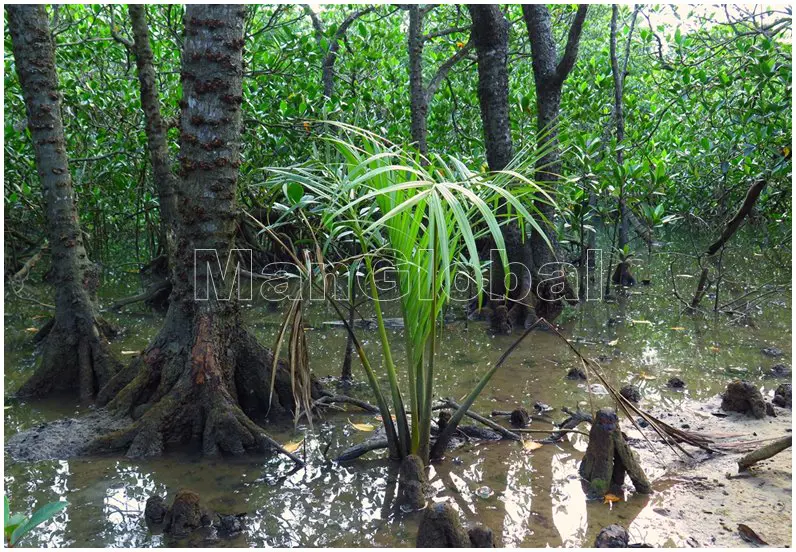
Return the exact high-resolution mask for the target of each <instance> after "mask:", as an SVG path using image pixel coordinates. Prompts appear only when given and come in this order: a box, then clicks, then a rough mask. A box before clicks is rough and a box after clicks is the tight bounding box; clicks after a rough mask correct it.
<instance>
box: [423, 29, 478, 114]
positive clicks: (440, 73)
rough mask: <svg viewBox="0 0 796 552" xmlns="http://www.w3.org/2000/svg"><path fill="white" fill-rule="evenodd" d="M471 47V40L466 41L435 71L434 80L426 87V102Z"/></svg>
mask: <svg viewBox="0 0 796 552" xmlns="http://www.w3.org/2000/svg"><path fill="white" fill-rule="evenodd" d="M473 46H474V44H473V40H472V39H470V40H468V41H467V44H465V45H464V46H462V47H461V48H460V49H459V51H458V52H456V53H455V54H453V55H452V56H451V57H450V58H448V60H447V61H446V62H445V63H443V64H442V65H440V67H439V69H437V73H436V74H435V75H434V78H432V79H431V82H429V83H428V86H427V87H426V102H430V101H431V98H433V97H434V94H435V93H436V92H437V89H438V88H439V86H440V84H442V81H443V80H445V77H447V76H448V73H449V72H450V70H451V69H452V68H453V66H454V65H456V64H457V63H459V62H460V61H461V60H463V59H464V58H465V57H467V55H468V54H469V53H470V51H471V50H472V49H473Z"/></svg>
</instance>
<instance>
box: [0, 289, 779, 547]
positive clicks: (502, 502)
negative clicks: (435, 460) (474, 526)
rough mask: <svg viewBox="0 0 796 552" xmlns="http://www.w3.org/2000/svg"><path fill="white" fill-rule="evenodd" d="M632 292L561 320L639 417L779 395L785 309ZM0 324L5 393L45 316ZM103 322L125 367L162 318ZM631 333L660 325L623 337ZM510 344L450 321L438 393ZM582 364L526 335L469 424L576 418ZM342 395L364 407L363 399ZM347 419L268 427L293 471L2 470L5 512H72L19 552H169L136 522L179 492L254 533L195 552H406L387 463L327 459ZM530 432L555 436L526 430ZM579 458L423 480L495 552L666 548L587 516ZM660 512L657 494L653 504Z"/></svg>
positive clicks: (344, 433) (369, 337)
mask: <svg viewBox="0 0 796 552" xmlns="http://www.w3.org/2000/svg"><path fill="white" fill-rule="evenodd" d="M653 281H656V282H662V281H664V280H663V278H658V279H657V280H656V279H654V280H653ZM637 292H638V294H634V295H632V296H630V297H627V298H618V300H617V303H614V304H603V303H586V304H584V305H582V306H581V307H579V308H578V309H577V310H572V311H567V312H566V313H565V314H564V316H563V317H562V319H561V320H560V322H561V324H562V325H563V326H564V333H565V334H566V335H568V336H573V337H576V338H577V339H578V340H579V342H580V343H579V345H578V347H579V348H580V349H581V350H582V351H584V352H585V353H586V354H587V355H588V356H591V357H594V358H600V362H601V365H602V366H603V367H604V369H605V372H606V374H607V375H608V377H609V378H610V379H611V381H613V382H614V383H615V384H617V385H621V384H624V383H634V384H635V385H638V386H639V387H640V389H641V392H642V396H643V401H644V402H643V403H642V404H643V405H645V406H655V405H661V404H662V405H667V406H668V407H670V408H672V409H676V408H679V407H680V405H682V403H683V399H684V398H685V397H689V396H690V397H693V398H698V399H704V398H706V397H710V396H713V395H715V394H716V393H718V392H719V391H720V390H721V388H722V387H723V385H726V381H727V378H728V377H730V376H731V377H738V375H739V374H742V375H743V377H746V378H748V379H750V380H751V381H753V382H754V383H755V384H757V385H760V386H761V387H762V389H763V392H764V394H770V393H771V391H772V390H773V389H774V388H775V387H776V386H777V385H778V383H779V382H778V381H776V380H772V379H765V378H764V377H763V375H764V373H765V372H766V371H767V370H768V369H770V367H771V366H772V365H773V364H775V363H776V362H783V359H779V360H771V359H768V358H766V357H764V356H763V355H761V354H760V352H759V350H760V348H761V347H762V346H767V345H770V346H776V347H779V348H781V349H783V350H784V351H785V352H786V355H790V352H791V331H792V330H791V321H790V300H789V298H788V300H787V301H785V302H783V303H782V305H780V306H772V307H770V308H766V309H765V311H764V312H763V315H762V316H760V317H759V318H758V319H757V325H756V327H749V328H746V327H739V326H732V325H729V324H727V323H726V322H725V321H724V320H710V319H703V318H699V317H695V318H691V317H687V316H683V315H681V314H680V312H679V310H680V309H679V308H678V307H679V306H678V304H677V303H676V301H673V300H672V298H671V297H669V296H668V293H667V290H665V289H663V288H661V289H657V288H656V287H655V286H652V287H639V288H638V290H637ZM6 309H7V310H8V311H9V312H7V317H6V341H5V360H6V366H7V369H6V371H5V375H4V377H5V384H6V389H11V390H13V389H14V388H16V386H18V385H19V383H20V382H21V381H22V379H24V378H25V376H26V375H28V374H29V373H30V371H31V370H32V368H33V363H34V355H33V350H32V348H31V346H30V343H29V342H28V341H27V339H28V338H29V336H30V334H29V332H26V331H25V330H24V329H25V328H27V327H30V326H33V325H36V321H35V320H34V319H33V317H35V316H38V315H39V314H40V313H38V312H37V311H36V310H35V306H31V305H27V304H24V305H23V304H16V303H13V302H7V303H6ZM364 310H365V311H367V307H365V308H364ZM366 314H367V313H366ZM113 316H115V317H116V318H117V319H116V320H115V321H116V322H118V323H120V325H121V326H123V327H125V328H126V333H125V335H124V336H123V337H122V338H121V339H120V340H118V341H116V342H114V343H113V347H114V350H115V351H116V352H117V353H119V354H121V351H129V350H140V349H142V348H143V347H144V346H145V345H146V343H147V342H148V340H149V339H150V337H151V336H152V333H153V332H154V331H156V330H157V327H158V325H159V319H157V318H156V317H153V316H151V315H146V316H142V315H140V314H137V313H126V314H121V315H113ZM244 316H245V317H246V318H247V322H248V323H249V324H250V327H253V328H254V329H255V331H256V333H257V335H258V337H259V338H260V339H261V341H262V342H263V343H265V344H268V343H271V342H272V340H273V337H274V334H275V332H276V329H277V327H278V322H279V313H272V312H268V311H267V309H265V308H259V307H256V306H255V307H254V308H247V309H244ZM332 318H333V316H332V314H331V313H330V312H328V311H327V310H325V309H323V308H321V307H319V306H317V305H313V306H312V308H311V309H310V311H309V312H308V321H309V323H310V324H312V325H313V326H315V327H316V329H315V330H314V331H312V332H309V333H308V334H307V335H308V341H309V344H310V347H311V351H310V355H311V362H312V366H313V369H314V370H315V372H316V373H317V374H318V375H319V376H327V375H338V374H337V371H338V369H339V366H340V362H339V361H341V359H342V356H343V351H344V347H345V334H344V332H343V331H341V330H339V329H335V328H329V327H324V326H323V325H322V324H321V323H322V322H323V321H325V320H330V319H332ZM631 320H636V321H639V320H647V321H651V322H654V324H643V323H636V324H633V323H631V322H630V321H631ZM675 328H677V329H675ZM396 335H398V336H399V335H400V333H396ZM362 337H363V342H364V343H365V347H366V349H368V351H372V352H373V353H377V352H378V350H379V348H380V345H379V343H378V340H377V338H376V336H375V334H374V333H368V332H363V333H362ZM401 341H402V340H400V339H399V340H398V342H399V343H400V342H401ZM512 341H513V338H512V337H505V336H491V335H489V334H488V333H487V332H486V331H485V330H484V327H483V326H482V325H479V324H474V323H470V324H464V323H461V322H457V323H454V324H451V325H449V326H447V327H446V330H445V332H444V333H443V336H442V343H441V345H440V358H439V361H438V365H439V369H438V370H437V373H438V374H439V376H440V377H439V381H438V382H437V389H436V392H437V394H438V395H440V396H446V395H447V396H452V397H456V398H458V397H461V396H462V395H463V394H465V393H466V392H467V391H469V389H470V388H471V387H472V385H473V384H474V383H475V382H477V381H478V379H479V378H480V377H481V375H482V374H483V373H484V372H485V371H486V370H487V369H488V367H489V366H490V365H491V364H492V363H493V362H495V360H496V359H497V358H498V357H499V356H500V355H501V354H502V352H503V351H504V350H505V349H506V347H507V346H508V345H510V344H511V343H512ZM401 357H402V355H401V354H400V353H399V354H396V362H398V363H400V362H401ZM373 358H374V359H377V358H378V356H374V357H373ZM784 362H788V361H787V360H785V361H784ZM377 364H378V363H377ZM576 364H577V361H576V359H575V358H573V356H572V355H571V354H570V352H569V351H568V350H567V348H566V346H564V345H563V344H562V343H561V342H560V341H559V340H558V339H557V338H556V337H555V336H554V335H552V334H547V333H539V334H534V336H533V337H532V338H531V339H528V340H527V341H526V342H525V343H523V345H521V346H520V347H519V348H518V349H517V351H516V352H515V354H514V355H513V356H512V357H510V359H509V360H508V362H507V363H506V365H505V367H504V369H502V370H501V371H499V372H498V373H497V374H496V376H495V377H494V379H493V380H492V382H491V383H490V385H489V386H488V388H487V389H486V390H485V392H484V393H483V394H482V396H481V397H479V399H478V401H477V402H476V405H475V409H476V410H478V411H480V412H483V413H489V412H491V411H492V410H511V409H513V408H514V407H516V406H518V405H523V406H525V407H526V408H529V409H530V408H531V407H532V405H533V403H534V401H541V402H544V403H547V404H550V405H552V406H554V407H555V408H556V409H558V408H560V407H561V406H569V407H574V406H575V405H576V404H578V403H585V402H586V401H587V400H588V399H587V394H586V391H585V389H584V388H583V387H582V386H579V385H578V382H573V381H569V380H566V379H565V375H566V373H567V371H568V370H569V368H571V367H573V366H575V365H576ZM355 373H356V372H355ZM642 373H643V374H644V375H645V376H646V377H642V376H641V374H642ZM672 375H677V376H679V377H681V378H682V379H683V380H685V382H686V385H687V387H686V390H685V391H676V390H670V389H667V388H666V386H665V383H666V380H667V379H668V378H669V377H670V376H672ZM351 393H352V394H355V395H358V396H360V397H362V398H365V399H368V398H369V393H368V390H367V386H364V385H361V386H357V387H355V388H354V389H353V390H352V391H351ZM603 404H610V401H609V400H608V399H607V398H606V397H595V406H597V407H599V406H601V405H603ZM82 411H85V408H80V407H78V406H77V405H74V404H71V403H67V402H63V401H36V402H26V401H14V402H13V403H12V408H11V409H10V410H7V411H6V412H5V431H6V435H10V434H12V433H14V432H16V431H18V430H19V429H20V428H25V427H30V426H32V425H35V424H37V423H41V422H43V421H45V420H48V419H55V418H58V417H63V416H74V415H76V414H78V413H80V412H82ZM349 418H351V419H352V420H353V421H366V422H369V423H374V420H375V418H373V417H372V416H366V415H362V414H360V413H358V412H356V410H355V409H351V410H349V411H346V412H342V413H329V414H327V415H326V417H325V418H324V419H323V420H317V421H316V423H315V424H314V429H313V430H309V429H308V428H307V427H303V426H302V427H299V428H297V429H294V428H293V427H292V426H273V427H271V426H269V431H270V432H271V433H272V434H273V436H274V437H275V438H277V439H278V440H280V441H281V442H288V441H296V440H299V439H301V438H302V437H305V438H306V440H305V443H306V455H307V461H308V463H307V466H306V468H304V469H301V470H298V471H295V470H293V467H292V465H290V463H289V462H284V461H283V460H282V459H281V458H278V457H263V458H249V459H245V460H237V461H222V460H216V461H206V460H198V459H196V458H186V457H181V456H169V457H167V458H164V459H159V460H157V461H130V460H120V459H113V458H94V459H75V460H70V461H68V462H67V461H62V462H40V463H14V462H12V461H10V460H9V459H6V460H5V484H6V489H7V492H8V493H9V495H10V498H11V504H12V509H13V510H19V511H23V510H24V511H26V512H30V511H32V510H33V509H35V508H36V507H39V506H41V505H42V504H44V503H46V502H49V501H52V500H58V499H59V498H65V499H67V500H69V502H70V504H71V505H70V506H69V508H67V509H66V510H65V512H63V513H62V514H60V515H59V516H57V517H56V518H55V519H54V520H52V521H51V522H50V523H49V524H48V525H47V526H45V527H42V528H39V529H38V530H36V531H35V532H34V533H33V534H32V535H31V536H30V537H29V538H28V540H26V541H25V544H27V545H29V546H120V547H121V546H142V547H148V546H165V545H167V544H173V543H168V542H166V541H165V539H164V538H163V537H162V536H160V535H150V534H149V533H148V531H147V529H146V527H145V525H144V523H143V520H142V515H141V512H142V511H143V508H144V504H145V501H146V499H147V498H148V497H149V496H150V495H152V494H160V495H165V496H167V497H168V500H170V499H171V497H172V496H173V494H174V493H175V492H176V491H177V490H178V489H180V488H190V489H193V490H194V491H196V492H198V493H199V494H200V495H201V496H202V498H203V501H204V502H205V503H207V505H208V506H209V507H211V508H213V509H214V510H216V511H220V512H223V513H239V512H247V513H248V520H249V521H248V526H247V528H246V530H245V532H244V534H243V535H241V536H240V537H239V538H238V539H235V540H232V541H207V542H205V541H202V542H200V543H198V544H205V545H210V546H230V545H231V546H257V547H264V546H404V545H411V544H413V543H414V538H415V534H416V530H417V523H418V522H419V519H420V516H421V515H422V513H418V512H412V513H403V512H401V511H400V510H399V509H397V508H396V507H395V504H394V500H393V499H394V496H395V493H396V476H397V473H396V467H395V466H393V465H391V464H390V463H389V462H387V461H386V459H385V458H384V454H381V455H378V454H377V455H373V456H372V457H370V458H367V457H366V458H365V459H362V460H360V461H357V462H355V463H352V464H350V465H346V466H341V465H337V464H334V463H333V462H330V461H329V460H327V458H326V457H325V456H324V451H325V450H326V449H327V446H328V453H327V454H328V457H329V458H334V457H335V456H336V455H337V454H339V453H340V452H341V451H342V450H344V449H345V448H347V447H349V446H351V445H352V444H355V443H356V442H359V441H362V440H364V439H366V438H367V437H368V434H366V433H362V432H358V431H355V430H353V428H351V426H350V425H349V424H348V422H347V420H348V419H349ZM553 418H554V419H557V420H560V419H562V418H563V415H562V414H561V413H560V412H554V413H553ZM532 427H535V428H537V429H541V428H547V427H549V425H546V424H542V423H540V422H534V424H533V425H532ZM584 450H585V439H584V438H583V437H582V436H579V435H571V436H570V437H569V438H568V440H566V441H565V442H563V443H561V444H560V445H557V446H549V445H548V446H545V447H543V448H542V449H538V450H535V451H533V452H528V451H525V450H523V449H522V447H520V446H518V445H517V443H505V442H499V443H489V444H482V445H475V444H468V445H465V446H463V447H462V448H460V449H458V450H456V451H454V452H451V453H449V455H448V458H447V459H446V460H445V461H444V462H442V463H439V464H436V465H434V466H432V468H431V474H430V482H431V484H432V486H433V487H434V489H435V490H436V491H437V496H436V497H435V498H434V500H451V501H452V502H453V503H454V504H455V506H456V508H457V509H458V510H459V511H460V512H461V513H462V516H463V517H464V518H465V519H466V520H468V521H471V522H472V521H481V522H483V523H485V524H486V525H488V526H490V527H491V528H492V529H493V531H494V533H495V535H496V536H497V537H498V538H499V540H500V541H501V543H502V544H503V545H504V546H561V545H563V546H582V545H589V544H591V543H592V542H593V539H594V537H595V536H596V533H597V532H598V531H599V529H600V527H602V526H603V525H605V524H608V523H611V522H614V521H616V520H619V521H620V522H623V523H625V524H627V525H630V531H631V535H633V536H634V540H635V541H636V542H640V541H644V540H646V541H647V542H651V543H655V544H664V543H665V542H666V539H667V538H668V537H667V536H663V535H662V534H661V532H662V531H664V530H665V528H662V527H659V526H656V521H655V520H656V519H657V520H658V521H657V523H658V525H659V520H660V518H656V517H655V514H654V513H652V512H651V508H652V504H651V503H648V500H650V499H648V498H645V497H640V496H633V495H631V496H630V499H629V501H627V502H621V503H617V504H614V505H613V510H612V509H611V508H610V506H609V505H606V504H602V503H599V502H587V501H586V498H585V495H584V493H583V490H582V488H581V485H580V481H579V480H578V477H577V467H578V463H579V461H580V458H581V457H582V455H583V452H584ZM303 453H304V451H303V450H302V454H303ZM650 472H651V473H650V475H651V476H652V478H655V477H659V476H660V475H661V474H662V473H663V467H662V466H658V465H650ZM484 486H486V487H489V488H490V489H492V491H493V494H492V495H491V496H488V497H487V498H481V497H480V496H478V495H477V494H476V490H477V489H479V488H480V487H484ZM657 497H658V495H653V497H652V499H651V500H652V501H653V503H654V501H655V500H657V499H658V498H657ZM634 531H635V533H634ZM676 542H679V541H676Z"/></svg>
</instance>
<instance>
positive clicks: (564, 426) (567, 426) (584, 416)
mask: <svg viewBox="0 0 796 552" xmlns="http://www.w3.org/2000/svg"><path fill="white" fill-rule="evenodd" d="M561 410H562V411H563V412H564V413H565V414H569V418H567V419H566V420H564V421H563V422H562V423H561V425H560V426H558V429H557V430H556V431H555V432H554V433H552V434H551V435H550V437H548V438H546V439H543V440H542V443H546V444H547V443H557V442H559V441H561V440H562V439H563V438H564V435H566V434H567V433H571V432H574V431H575V428H576V427H578V426H579V425H580V424H582V423H583V422H588V423H592V416H591V414H589V413H588V412H583V411H581V410H577V411H576V412H572V411H571V410H569V409H568V408H567V407H566V406H565V407H564V408H562V409H561ZM578 433H583V432H582V431H578ZM584 435H588V434H586V433H584Z"/></svg>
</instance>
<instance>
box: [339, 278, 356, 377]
mask: <svg viewBox="0 0 796 552" xmlns="http://www.w3.org/2000/svg"><path fill="white" fill-rule="evenodd" d="M351 278H352V281H351V282H350V284H349V288H348V289H349V293H348V305H349V306H348V327H349V328H353V327H354V314H355V313H356V299H357V284H358V282H357V280H356V272H355V273H354V275H353V276H352V277H351ZM353 353H354V338H353V336H352V335H351V332H346V342H345V356H344V357H343V369H342V373H341V374H340V379H341V380H342V381H343V383H348V382H351V380H353V379H354V378H353V374H352V372H351V357H352V355H353Z"/></svg>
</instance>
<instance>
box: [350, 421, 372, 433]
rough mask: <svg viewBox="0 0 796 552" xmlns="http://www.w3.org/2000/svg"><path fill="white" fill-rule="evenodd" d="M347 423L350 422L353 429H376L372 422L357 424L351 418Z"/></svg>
mask: <svg viewBox="0 0 796 552" xmlns="http://www.w3.org/2000/svg"><path fill="white" fill-rule="evenodd" d="M348 423H349V424H351V426H352V427H353V428H354V429H356V430H359V431H373V430H375V429H376V426H374V425H373V424H358V423H355V422H352V421H351V420H348Z"/></svg>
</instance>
